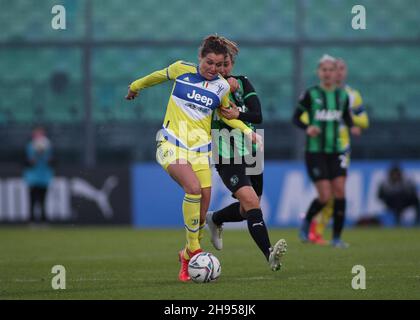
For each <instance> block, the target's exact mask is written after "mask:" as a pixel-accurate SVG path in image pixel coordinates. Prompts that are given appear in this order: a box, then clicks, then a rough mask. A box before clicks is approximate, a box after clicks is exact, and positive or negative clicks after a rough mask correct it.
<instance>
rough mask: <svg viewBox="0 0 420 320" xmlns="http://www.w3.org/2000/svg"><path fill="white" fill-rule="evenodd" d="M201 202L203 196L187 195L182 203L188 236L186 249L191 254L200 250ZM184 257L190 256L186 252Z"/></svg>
mask: <svg viewBox="0 0 420 320" xmlns="http://www.w3.org/2000/svg"><path fill="white" fill-rule="evenodd" d="M200 201H201V194H188V193H186V194H185V197H184V201H183V202H182V212H183V214H184V227H185V232H186V236H187V246H186V248H187V249H188V250H189V251H190V252H194V251H196V250H197V249H200V242H199V230H200ZM184 257H185V258H186V259H189V256H188V255H187V254H186V252H184Z"/></svg>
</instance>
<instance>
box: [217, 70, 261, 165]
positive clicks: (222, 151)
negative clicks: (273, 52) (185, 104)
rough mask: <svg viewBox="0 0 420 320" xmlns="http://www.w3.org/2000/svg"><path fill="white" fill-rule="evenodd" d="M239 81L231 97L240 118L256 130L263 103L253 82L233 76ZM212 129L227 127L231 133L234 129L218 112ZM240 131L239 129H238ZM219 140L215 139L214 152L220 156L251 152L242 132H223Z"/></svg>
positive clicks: (231, 156) (228, 156)
mask: <svg viewBox="0 0 420 320" xmlns="http://www.w3.org/2000/svg"><path fill="white" fill-rule="evenodd" d="M232 77H233V78H235V79H236V80H237V81H238V84H239V88H238V89H237V90H236V91H235V92H233V93H232V92H231V93H230V95H229V99H230V100H231V101H232V102H233V103H234V104H235V105H236V106H237V107H238V109H239V111H240V113H239V117H238V119H239V120H242V121H243V122H244V123H245V124H246V125H247V126H248V127H249V128H251V129H252V130H253V131H255V124H257V123H261V122H262V114H261V105H260V101H259V99H258V96H257V93H256V92H255V89H254V87H253V86H252V84H251V82H250V81H249V80H248V78H247V77H245V76H232ZM212 129H218V130H222V129H226V130H227V131H228V132H229V133H230V132H231V131H232V130H233V129H232V128H231V127H229V126H228V125H227V124H226V123H224V122H223V121H222V120H220V119H219V118H218V115H217V113H216V112H214V114H213V121H212ZM237 131H238V130H237ZM218 138H219V141H214V139H213V146H214V147H217V149H213V152H217V153H218V156H219V157H222V158H234V157H236V156H240V157H242V156H245V155H247V154H249V153H250V150H248V148H247V146H246V142H245V140H244V135H243V134H242V132H240V131H238V132H237V134H233V132H232V135H230V134H227V135H224V134H221V135H219V136H218ZM255 150H256V145H255V144H253V152H255Z"/></svg>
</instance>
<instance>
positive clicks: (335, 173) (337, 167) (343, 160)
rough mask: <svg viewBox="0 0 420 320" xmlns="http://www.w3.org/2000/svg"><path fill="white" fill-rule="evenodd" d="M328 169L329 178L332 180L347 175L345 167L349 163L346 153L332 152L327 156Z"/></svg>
mask: <svg viewBox="0 0 420 320" xmlns="http://www.w3.org/2000/svg"><path fill="white" fill-rule="evenodd" d="M327 157H328V158H327V163H328V171H329V173H328V174H329V178H330V180H334V179H336V178H338V177H346V176H347V168H348V165H349V157H348V155H346V154H344V153H342V154H339V153H333V154H330V155H328V156H327Z"/></svg>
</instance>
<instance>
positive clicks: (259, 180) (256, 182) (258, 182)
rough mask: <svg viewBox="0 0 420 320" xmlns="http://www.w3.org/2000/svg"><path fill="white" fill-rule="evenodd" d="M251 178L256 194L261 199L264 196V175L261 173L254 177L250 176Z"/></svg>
mask: <svg viewBox="0 0 420 320" xmlns="http://www.w3.org/2000/svg"><path fill="white" fill-rule="evenodd" d="M249 178H250V180H251V184H252V187H253V188H254V190H255V193H256V194H257V196H258V197H259V198H260V199H261V196H262V194H263V185H264V178H263V174H262V173H261V174H257V175H252V176H249Z"/></svg>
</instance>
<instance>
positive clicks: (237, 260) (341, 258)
mask: <svg viewBox="0 0 420 320" xmlns="http://www.w3.org/2000/svg"><path fill="white" fill-rule="evenodd" d="M270 237H271V240H272V241H273V242H274V241H276V240H277V239H279V238H285V239H286V240H287V242H288V253H287V255H286V256H285V257H284V264H283V268H282V270H281V271H279V272H272V271H270V270H269V268H268V265H267V263H266V262H265V259H264V258H263V256H262V254H261V252H260V251H259V250H258V249H257V248H256V246H255V244H254V243H253V241H252V240H251V238H250V236H249V235H248V232H247V231H246V230H225V232H224V249H223V251H220V252H218V251H216V250H214V249H213V248H212V246H211V244H210V242H209V240H208V233H206V237H205V239H204V241H203V248H204V249H205V250H206V251H210V252H212V253H214V254H215V255H216V256H217V257H218V258H219V260H220V261H221V265H222V275H221V277H220V278H219V279H218V281H216V282H214V283H209V284H195V283H180V282H178V280H177V274H178V268H179V263H178V260H177V252H178V250H179V249H180V247H181V246H182V244H183V241H184V232H183V231H182V230H143V229H137V230H136V229H131V228H116V227H113V228H111V227H110V228H71V227H55V228H46V229H33V228H32V229H31V228H22V227H7V228H6V227H3V228H0V300H3V299H153V300H159V299H275V300H277V299H419V298H420V230H419V229H414V228H413V229H376V228H375V229H349V230H345V233H344V239H345V240H346V241H348V242H349V243H350V244H351V247H350V248H349V249H335V248H332V247H320V246H315V245H311V244H302V243H300V242H299V241H298V238H297V231H296V230H291V229H274V230H270ZM54 265H63V266H64V267H65V270H66V289H65V290H53V289H52V287H51V282H52V279H53V277H54V274H52V273H51V269H52V267H53V266H54ZM354 265H363V266H364V267H365V269H366V289H365V290H354V289H352V286H351V282H352V278H353V276H355V274H352V267H353V266H354Z"/></svg>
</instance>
